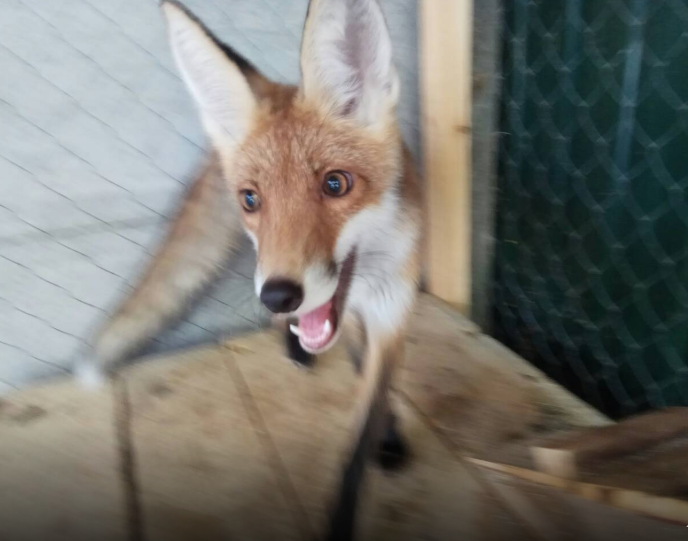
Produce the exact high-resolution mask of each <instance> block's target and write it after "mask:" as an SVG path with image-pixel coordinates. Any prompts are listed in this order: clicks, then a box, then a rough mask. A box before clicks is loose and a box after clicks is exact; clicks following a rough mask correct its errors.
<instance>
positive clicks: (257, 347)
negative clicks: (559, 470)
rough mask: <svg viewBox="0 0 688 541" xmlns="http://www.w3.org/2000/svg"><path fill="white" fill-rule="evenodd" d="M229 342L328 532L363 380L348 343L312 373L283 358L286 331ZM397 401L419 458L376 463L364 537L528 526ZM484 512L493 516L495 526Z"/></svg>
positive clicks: (317, 523)
mask: <svg viewBox="0 0 688 541" xmlns="http://www.w3.org/2000/svg"><path fill="white" fill-rule="evenodd" d="M228 347H229V348H230V349H231V350H232V351H233V352H234V354H235V360H236V364H237V367H238V368H239V369H240V371H241V373H242V376H243V377H244V378H245V380H246V382H247V385H248V387H249V389H250V392H251V395H252V397H253V398H254V400H255V402H256V405H257V407H258V409H259V410H260V413H261V417H262V419H263V420H264V422H265V426H266V429H267V431H268V432H269V434H270V437H271V438H272V440H273V441H274V443H275V446H276V448H277V450H278V452H279V455H280V457H281V459H282V461H283V463H284V465H285V467H286V469H287V471H288V474H289V478H290V479H291V481H292V482H293V483H294V487H295V491H296V494H297V495H298V498H299V500H300V501H301V502H302V505H303V507H304V509H305V510H306V512H307V514H308V517H309V520H310V523H311V524H312V527H313V530H314V531H322V528H323V526H324V523H325V519H326V516H327V515H326V513H327V510H328V505H329V503H330V502H331V499H332V497H333V494H334V490H335V489H336V487H337V485H338V481H339V474H340V467H341V464H342V462H343V459H344V458H345V453H346V451H347V449H348V448H349V437H350V434H351V430H350V429H351V428H352V426H351V424H352V422H353V420H354V414H355V398H356V387H357V379H356V377H355V375H354V371H353V368H352V367H351V365H350V362H349V360H348V358H347V354H346V352H345V350H344V348H342V347H335V348H334V349H333V350H332V351H330V352H328V353H326V354H324V355H321V356H320V357H319V359H318V364H317V366H316V367H315V368H314V369H313V370H311V371H304V370H300V369H297V368H296V367H295V366H293V364H292V363H291V362H290V361H289V360H288V359H286V358H284V356H283V354H282V344H281V337H280V336H279V334H278V333H266V334H262V335H260V336H259V337H257V336H249V337H246V338H244V339H237V340H233V341H232V342H231V343H229V344H228ZM395 405H396V408H397V411H398V412H399V413H400V424H401V428H402V430H403V431H404V434H405V436H406V437H407V438H408V440H409V441H410V445H411V446H412V452H413V458H412V461H411V462H410V463H409V466H408V468H407V469H404V470H403V471H401V472H399V473H398V474H391V475H390V474H384V473H382V472H381V471H380V470H379V469H377V468H371V474H370V478H369V482H368V484H367V486H366V488H365V491H364V494H363V495H362V497H363V502H362V504H361V509H362V510H363V512H362V515H361V518H360V523H359V529H360V537H359V539H361V540H362V541H363V540H371V541H372V540H375V541H384V540H390V541H391V540H392V539H394V540H402V541H403V540H412V539H425V538H427V539H454V538H456V539H476V540H479V539H482V540H486V541H487V540H488V539H489V540H492V541H497V540H504V541H506V540H510V539H513V538H514V537H513V536H514V532H520V529H521V526H520V524H519V523H518V522H517V521H516V520H514V519H513V517H512V516H511V515H509V514H508V513H506V512H505V511H504V509H503V508H502V507H501V506H500V504H499V503H498V502H497V501H496V500H494V499H493V498H491V497H490V495H486V494H485V493H484V491H483V490H482V488H481V487H480V486H479V484H478V483H477V482H476V481H475V479H474V478H473V477H472V476H471V475H470V474H469V472H468V471H467V470H466V469H465V467H464V466H462V465H461V463H460V462H459V461H458V460H457V458H456V457H454V456H453V455H452V454H451V452H450V451H449V450H448V449H447V448H446V447H444V446H443V445H442V443H441V442H440V440H439V439H438V438H437V436H435V435H434V434H433V433H432V431H431V430H430V429H429V428H428V427H427V426H426V425H425V424H424V423H423V422H422V421H421V419H420V418H419V417H418V415H416V414H415V413H414V412H413V410H412V409H411V408H409V407H408V406H407V405H405V404H404V403H402V402H399V401H398V400H397V401H396V404H395ZM480 511H482V512H486V513H488V516H489V517H490V521H489V523H486V522H485V521H484V520H483V519H484V517H485V515H481V513H480ZM522 533H523V536H522V537H520V538H523V539H528V536H527V534H526V533H525V532H522Z"/></svg>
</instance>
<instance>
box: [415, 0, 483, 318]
mask: <svg viewBox="0 0 688 541" xmlns="http://www.w3.org/2000/svg"><path fill="white" fill-rule="evenodd" d="M472 43H473V0H422V3H421V23H420V50H421V52H420V60H421V62H420V70H421V109H422V128H423V164H424V177H425V208H426V212H427V223H426V228H427V229H426V233H427V251H426V267H425V277H426V283H427V290H428V292H429V293H432V294H433V295H435V296H437V297H439V298H441V299H442V300H444V301H446V302H449V303H450V304H452V305H454V306H455V307H456V308H457V309H459V310H460V311H461V312H463V313H464V314H465V315H469V314H470V311H471V86H472V65H471V61H472Z"/></svg>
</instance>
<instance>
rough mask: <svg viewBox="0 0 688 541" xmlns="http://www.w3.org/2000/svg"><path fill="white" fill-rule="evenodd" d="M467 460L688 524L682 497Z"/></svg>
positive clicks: (617, 505)
mask: <svg viewBox="0 0 688 541" xmlns="http://www.w3.org/2000/svg"><path fill="white" fill-rule="evenodd" d="M468 460H469V461H470V462H471V463H473V464H475V465H476V466H479V467H480V468H483V469H484V470H486V471H494V472H498V473H500V474H507V475H509V476H511V477H513V478H517V479H521V480H523V481H527V482H528V483H535V484H538V485H542V486H548V487H552V488H555V489H557V490H560V491H565V492H568V493H571V494H574V495H576V496H580V497H582V498H585V499H587V500H590V501H593V502H598V503H602V504H606V505H611V506H614V507H617V508H619V509H624V510H626V511H631V512H633V513H637V514H639V515H646V516H649V517H653V518H656V519H661V520H666V521H670V522H676V523H679V524H688V501H686V500H683V499H677V498H671V497H667V496H661V495H657V494H650V493H647V492H641V491H638V490H630V489H626V488H620V487H617V486H610V485H602V484H597V483H588V482H580V481H573V480H569V479H563V478H561V477H555V476H553V475H549V474H547V473H542V472H537V471H533V470H531V469H528V468H522V467H518V466H512V465H510V464H500V463H495V462H490V461H487V460H481V459H477V458H469V459H468Z"/></svg>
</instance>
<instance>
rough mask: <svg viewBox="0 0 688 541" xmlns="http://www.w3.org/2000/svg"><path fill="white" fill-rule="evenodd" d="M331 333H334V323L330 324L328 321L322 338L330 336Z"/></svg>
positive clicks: (327, 320)
mask: <svg viewBox="0 0 688 541" xmlns="http://www.w3.org/2000/svg"><path fill="white" fill-rule="evenodd" d="M331 331H332V323H330V320H329V319H326V320H325V327H324V328H323V332H322V337H323V338H324V337H325V336H327V335H329V334H330V332H331Z"/></svg>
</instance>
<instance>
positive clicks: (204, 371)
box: [126, 348, 303, 541]
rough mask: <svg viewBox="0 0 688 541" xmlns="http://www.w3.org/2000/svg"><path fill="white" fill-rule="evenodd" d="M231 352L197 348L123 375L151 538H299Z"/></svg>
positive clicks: (180, 540)
mask: <svg viewBox="0 0 688 541" xmlns="http://www.w3.org/2000/svg"><path fill="white" fill-rule="evenodd" d="M228 358H229V355H228V354H227V351H226V350H223V349H217V348H215V349H206V350H199V351H195V352H192V353H189V354H187V355H181V356H179V357H177V358H175V359H173V360H161V361H159V360H158V361H153V362H150V363H146V364H143V365H140V366H137V367H135V368H134V369H133V370H131V371H129V372H127V374H126V382H127V385H128V387H129V394H130V402H131V412H132V418H131V427H132V437H133V441H134V442H135V443H134V456H135V461H136V468H137V471H138V483H139V486H138V494H139V499H140V505H141V509H142V515H143V528H144V531H145V538H146V539H147V540H149V541H186V540H191V539H193V540H194V541H216V540H218V539H255V540H265V541H268V540H272V539H277V538H279V539H285V540H289V539H299V538H300V530H301V528H302V527H303V525H302V524H299V523H298V519H297V515H296V514H295V513H294V512H293V509H292V508H291V506H290V503H291V502H289V501H287V499H286V498H285V494H284V493H283V492H282V490H281V487H280V480H279V478H278V477H277V474H276V473H277V472H275V471H274V470H273V469H272V468H271V460H270V457H269V455H268V453H269V449H266V448H265V447H264V446H263V445H261V442H260V441H259V438H258V435H257V433H256V430H255V427H254V425H253V422H252V420H251V418H250V416H249V414H248V411H247V409H246V405H245V403H244V398H243V397H242V393H241V389H238V388H237V386H236V385H235V382H234V380H233V378H232V375H231V373H230V371H229V370H228V369H227V367H226V365H225V362H226V360H227V359H228Z"/></svg>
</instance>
